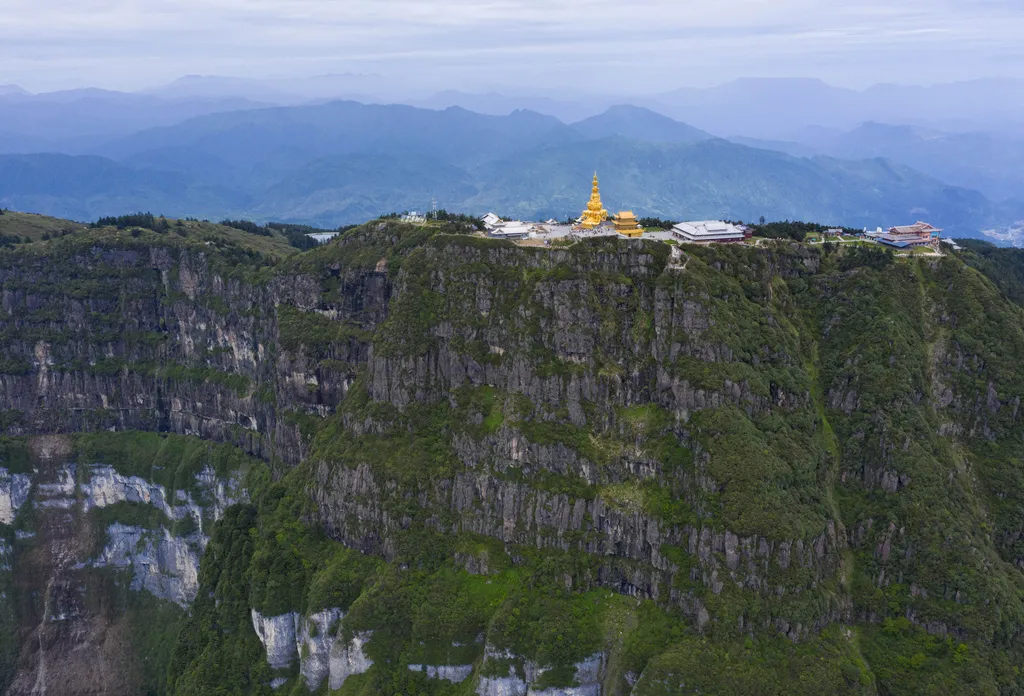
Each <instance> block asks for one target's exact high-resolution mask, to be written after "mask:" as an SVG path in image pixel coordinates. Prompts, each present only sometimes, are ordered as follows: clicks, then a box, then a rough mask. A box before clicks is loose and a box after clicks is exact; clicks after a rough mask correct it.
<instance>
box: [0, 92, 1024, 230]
mask: <svg viewBox="0 0 1024 696" xmlns="http://www.w3.org/2000/svg"><path fill="white" fill-rule="evenodd" d="M0 142H2V134H0ZM786 147H788V145H787V144H785V143H772V142H761V141H749V142H746V143H737V142H730V141H727V140H722V139H719V138H714V137H712V136H711V135H709V134H708V133H706V132H704V131H702V130H699V129H697V128H693V127H691V126H688V125H686V124H684V123H680V122H677V121H675V120H672V119H670V118H667V117H665V116H662V115H660V114H657V113H655V112H653V111H650V110H646V109H642V108H637V107H632V106H615V107H612V108H610V109H608V110H607V111H605V112H604V113H602V114H600V115H597V116H593V117H590V118H587V119H585V120H582V121H579V122H577V123H575V124H565V123H563V122H561V121H559V120H558V119H556V118H554V117H551V116H544V115H541V114H538V113H534V112H530V111H516V112H513V113H511V114H509V115H506V116H488V115H481V114H478V113H474V112H471V111H467V110H465V109H462V108H459V107H453V108H448V109H444V110H440V111H438V110H431V109H422V108H414V107H410V106H400V105H365V104H361V103H356V102H352V101H341V102H329V103H325V104H316V105H302V106H291V107H273V108H247V109H242V110H232V111H227V112H220V113H207V114H204V115H199V116H196V117H193V118H188V119H186V120H184V121H182V122H179V123H174V124H172V125H166V126H158V127H153V128H147V129H145V130H142V131H140V132H137V133H133V134H130V135H125V136H116V137H112V138H109V139H103V140H102V141H101V142H93V143H92V144H89V145H88V146H86V147H84V150H85V154H80V155H72V154H66V153H65V154H38V153H20V154H7V155H0V206H6V207H10V208H14V209H21V210H28V211H33V212H41V213H47V214H51V215H58V216H63V217H71V218H76V219H81V220H90V219H94V218H96V217H99V216H101V215H112V214H121V213H126V212H132V211H136V210H148V211H151V212H154V213H161V214H166V215H176V216H186V215H191V216H198V217H211V218H214V217H249V218H253V219H257V220H266V219H276V220H284V221H293V222H302V223H308V224H315V225H321V226H336V225H340V224H345V223H351V222H359V221H362V220H365V219H367V218H369V217H373V216H376V215H379V214H381V213H386V212H392V211H400V210H408V209H420V210H422V209H426V208H427V207H428V206H429V205H431V201H432V199H436V201H437V204H438V205H439V206H440V207H444V208H448V209H451V210H461V211H466V212H471V213H484V212H486V211H488V210H495V211H497V212H499V213H502V214H505V215H515V216H522V217H525V218H538V217H542V218H547V217H551V216H556V217H560V218H561V217H565V216H567V215H576V214H578V212H579V211H580V210H581V209H582V207H583V205H584V204H585V202H586V200H587V197H588V195H589V183H590V176H591V175H592V174H593V172H594V171H595V170H597V171H598V173H599V174H600V176H601V181H602V186H603V189H602V192H603V194H604V196H605V200H606V203H607V204H608V205H609V207H614V208H616V209H632V210H633V211H634V212H636V213H637V214H638V215H656V216H660V217H666V218H677V219H682V218H709V217H724V218H730V219H743V220H756V219H758V218H759V217H761V216H764V217H765V218H767V219H806V220H815V221H820V222H824V223H829V224H843V225H849V226H854V227H863V226H869V227H875V226H878V225H892V224H897V223H905V222H913V221H916V220H917V219H927V220H929V221H930V222H932V223H933V224H936V225H938V226H940V227H943V228H945V229H947V230H948V231H950V232H952V233H954V234H958V235H961V236H979V235H980V233H981V231H982V230H983V229H987V228H991V227H998V226H1002V225H1008V224H1009V223H1010V222H1012V221H1014V220H1017V219H1020V218H1021V217H1024V205H1019V204H1018V203H1015V202H1014V201H1012V200H1010V201H1005V202H999V203H997V202H993V201H991V200H989V199H988V198H986V197H985V196H984V195H982V194H980V193H978V192H976V191H973V190H970V189H967V188H960V187H956V186H951V185H948V184H946V183H943V182H942V181H940V180H938V179H936V178H933V177H932V176H929V175H927V174H925V173H922V172H920V171H917V170H914V169H912V168H909V167H907V166H904V165H899V164H895V163H893V162H891V161H888V160H886V159H881V158H871V159H863V158H858V157H857V156H856V155H857V153H856V150H855V148H848V149H847V150H846V151H844V153H843V154H845V155H847V157H848V158H847V159H837V158H832V157H826V156H820V155H815V156H812V157H801V156H795V155H799V154H809V153H813V152H820V151H827V148H825V147H823V146H821V145H820V144H819V145H805V146H801V147H806V148H807V151H806V152H803V153H801V152H794V153H793V154H787V153H785V152H780V151H778V150H781V149H785V148H786ZM871 154H874V153H873V152H872V153H871Z"/></svg>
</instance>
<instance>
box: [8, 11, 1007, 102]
mask: <svg viewBox="0 0 1024 696" xmlns="http://www.w3.org/2000/svg"><path fill="white" fill-rule="evenodd" d="M1021 1H1022V0H617V1H615V2H612V1H610V0H446V1H444V2H430V1H429V0H3V11H2V13H0V84H3V83H16V84H20V85H22V86H24V87H26V88H28V89H32V90H44V89H55V88H64V87H73V86H82V85H86V84H92V85H99V86H103V87H108V88H115V89H138V88H143V87H146V86H152V85H156V84H160V83H164V82H168V81H170V80H172V79H174V78H176V77H178V76H181V75H184V74H188V73H199V74H216V75H233V76H246V77H262V76H275V77H284V76H296V75H312V74H320V73H328V72H362V73H376V74H380V75H382V76H383V77H384V78H385V79H387V80H389V81H391V82H397V83H401V84H410V85H415V86H418V87H421V88H431V89H434V88H444V87H454V88H461V89H477V90H479V89H490V88H502V89H505V90H515V89H518V90H537V91H539V90H541V89H553V90H564V89H569V88H575V89H577V90H579V91H582V92H596V93H618V94H629V93H647V92H658V91H664V90H668V89H673V88H675V87H679V86H684V85H693V86H703V85H709V84H714V83H719V82H724V81H727V80H730V79H733V78H736V77H740V76H799V77H819V78H822V79H825V80H827V81H829V82H831V83H834V84H838V85H845V86H852V87H864V86H867V85H869V84H872V83H875V82H886V81H894V82H908V83H919V84H922V83H934V82H945V81H952V80H960V79H970V78H976V77H1008V76H1019V75H1022V74H1024V48H1022V42H1021V37H1022V36H1024V11H1022V9H1021Z"/></svg>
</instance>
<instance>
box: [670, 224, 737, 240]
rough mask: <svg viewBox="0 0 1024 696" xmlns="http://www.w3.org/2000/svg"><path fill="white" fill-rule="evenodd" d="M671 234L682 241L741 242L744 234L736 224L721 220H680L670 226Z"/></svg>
mask: <svg viewBox="0 0 1024 696" xmlns="http://www.w3.org/2000/svg"><path fill="white" fill-rule="evenodd" d="M672 236H674V237H675V238H676V239H678V240H680V241H682V242H696V243H704V244H707V243H710V242H742V241H743V240H744V239H746V234H745V233H744V232H743V230H741V229H740V228H739V227H737V226H736V225H732V224H729V223H728V222H722V221H721V220H701V221H699V222H680V223H679V224H678V225H676V226H675V227H673V228H672Z"/></svg>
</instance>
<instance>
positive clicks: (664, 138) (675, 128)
mask: <svg viewBox="0 0 1024 696" xmlns="http://www.w3.org/2000/svg"><path fill="white" fill-rule="evenodd" d="M572 127H573V128H574V129H575V130H576V131H577V132H578V133H580V134H581V135H583V136H584V137H587V138H590V139H594V140H596V139H600V138H608V137H613V136H621V137H624V138H629V139H632V140H643V141H647V142H652V143H696V142H700V141H701V140H708V139H710V138H711V136H710V135H709V134H707V133H705V132H704V131H702V130H700V129H698V128H694V127H693V126H690V125H687V124H685V123H680V122H679V121H675V120H673V119H671V118H669V117H668V116H665V115H663V114H659V113H658V112H656V111H651V110H650V109H646V108H644V107H641V106H635V105H633V104H616V105H614V106H611V107H609V108H608V109H607V110H606V111H605V112H604V113H601V114H598V115H597V116H591V117H590V118H587V119H584V120H582V121H579V122H577V123H574V124H573V125H572Z"/></svg>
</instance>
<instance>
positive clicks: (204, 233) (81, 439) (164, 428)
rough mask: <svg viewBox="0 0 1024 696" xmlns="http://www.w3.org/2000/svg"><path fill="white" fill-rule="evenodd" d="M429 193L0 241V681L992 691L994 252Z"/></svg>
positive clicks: (1011, 675) (1012, 596)
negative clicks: (313, 219) (387, 213)
mask: <svg viewBox="0 0 1024 696" xmlns="http://www.w3.org/2000/svg"><path fill="white" fill-rule="evenodd" d="M446 229H449V228H443V227H441V226H424V227H415V226H411V225H406V224H401V223H397V222H394V221H375V222H373V223H370V224H367V225H364V226H362V227H359V228H356V229H353V230H350V231H348V232H346V233H345V234H344V235H342V236H341V237H340V238H339V239H337V240H335V241H334V242H332V243H330V244H328V245H326V246H323V247H320V248H317V249H314V250H311V251H309V252H303V253H290V252H289V251H288V250H287V249H286V248H285V247H284V245H283V242H282V241H280V240H276V239H271V238H265V237H259V236H257V235H246V233H245V232H243V231H241V230H234V229H224V228H219V227H212V226H211V227H209V228H208V227H206V226H203V225H200V224H198V223H188V224H186V225H184V226H183V228H182V233H180V234H179V233H178V232H176V231H175V230H176V227H175V226H173V225H172V226H171V229H169V230H163V231H155V230H146V229H136V230H135V231H133V230H130V229H124V230H116V229H113V228H106V229H99V230H78V231H74V232H71V233H69V234H66V235H64V236H61V237H60V238H58V239H50V240H47V241H37V242H31V243H27V244H18V245H15V246H14V247H13V248H7V249H0V277H2V278H3V279H4V290H5V293H4V305H3V314H0V337H2V340H3V347H4V351H3V354H4V360H3V361H2V362H0V414H2V419H0V427H2V434H3V435H4V438H3V439H2V440H0V468H2V469H3V471H2V472H0V501H5V503H6V504H7V505H8V507H3V506H0V514H3V515H4V517H3V518H2V519H0V541H2V542H3V543H2V544H0V560H2V561H3V562H2V563H0V586H2V587H3V588H4V594H3V595H2V601H0V623H2V625H3V627H4V628H5V630H4V632H3V633H2V634H0V635H3V636H5V637H6V638H4V641H5V642H0V661H2V662H0V666H2V669H0V674H4V675H9V681H10V683H11V684H13V685H15V686H14V687H12V688H13V689H14V690H13V691H11V693H23V692H27V691H30V690H31V689H32V688H35V687H34V686H32V685H38V684H40V681H39V680H40V679H41V680H42V683H43V684H44V685H46V686H47V691H48V693H50V692H53V693H64V692H65V691H61V689H60V688H58V687H59V686H60V682H58V681H56V680H50V678H49V677H48V676H47V675H48V674H53V673H54V672H50V671H46V670H41V668H40V667H39V665H48V664H52V665H57V664H75V665H77V664H80V662H81V661H83V660H85V658H83V657H82V656H90V655H94V656H104V660H105V661H101V660H99V659H98V658H97V659H96V660H95V661H94V662H95V664H96V665H98V666H97V667H96V671H95V672H94V673H90V674H91V676H90V681H89V683H90V684H98V683H104V682H103V681H102V680H103V678H105V677H107V681H106V682H105V683H107V684H108V685H113V686H109V687H108V691H112V692H113V693H137V692H138V691H139V685H140V684H142V685H144V686H145V688H147V689H149V690H150V692H151V693H159V694H164V693H166V694H218V693H240V694H261V695H262V694H268V693H271V687H272V686H275V687H277V688H278V690H279V691H278V692H279V693H292V694H302V693H309V692H312V693H320V694H324V693H340V694H349V695H354V694H360V695H362V694H365V695H367V696H368V695H370V694H387V695H390V694H395V695H397V694H409V693H422V694H436V695H439V696H454V695H455V694H460V695H468V694H471V693H475V694H483V695H484V696H498V695H499V694H508V693H525V692H526V691H527V689H528V688H529V689H533V690H534V691H535V692H541V693H550V694H562V695H564V694H578V693H587V694H595V695H598V696H611V695H615V694H630V695H632V696H649V695H652V694H659V695H660V694H677V693H694V692H696V693H715V694H934V693H943V694H993V695H995V694H1006V695H1010V694H1016V693H1020V691H1021V690H1022V689H1024V675H1022V673H1021V671H1020V665H1021V664H1022V662H1024V630H1022V626H1024V570H1022V567H1024V537H1022V534H1021V530H1022V529H1024V527H1022V525H1024V516H1022V510H1024V465H1022V457H1024V452H1022V451H1021V445H1020V443H1021V442H1022V441H1024V424H1022V423H1021V420H1020V418H1019V397H1020V393H1021V391H1022V389H1024V384H1021V383H1020V379H1019V376H1018V373H1019V370H1018V365H1019V363H1020V361H1021V359H1022V358H1024V331H1022V330H1021V328H1020V327H1021V326H1024V308H1022V307H1021V305H1020V304H1018V302H1019V301H1020V298H1021V297H1024V290H1022V289H1021V287H1020V281H1019V278H1020V277H1024V273H1022V272H1021V271H1020V269H1019V268H1018V266H1019V265H1020V259H1019V254H1017V253H1016V252H1014V251H1011V250H997V249H992V248H989V247H977V248H975V247H972V248H971V249H969V250H967V251H965V252H964V253H963V254H962V255H958V256H948V257H944V258H905V259H903V258H895V257H893V256H891V255H888V254H885V253H883V252H880V251H877V250H874V249H867V248H862V247H856V246H849V247H843V248H840V249H837V250H833V249H831V248H829V247H811V246H803V245H799V244H795V243H789V242H767V243H765V244H763V245H762V246H760V247H757V248H752V247H686V248H677V247H671V246H669V245H665V244H660V243H655V242H650V241H646V240H617V239H596V240H589V241H586V242H581V243H577V244H575V245H573V246H571V247H568V248H554V249H552V248H538V247H517V246H514V245H511V244H509V243H506V242H498V241H494V240H487V239H482V238H475V237H469V236H466V235H460V234H449V233H446V232H445V230H446ZM249 237H251V238H252V244H250V243H249V240H248V238H249ZM257 243H258V244H260V245H263V244H269V245H271V246H267V247H265V248H264V247H262V246H257V245H256V244H257ZM53 268H60V269H61V274H60V277H59V278H57V277H55V276H54V275H53V273H52V269H53ZM86 307H87V308H88V310H87V311H86V309H85V308H86ZM110 431H112V432H110ZM137 431H157V432H156V433H146V432H137ZM79 433H84V434H79ZM89 433H95V434H89ZM158 433H159V434H158ZM246 455H248V456H246ZM259 460H263V462H265V464H264V463H262V462H260V461H259ZM72 467H74V468H72ZM19 477H20V478H19ZM133 477H134V478H133ZM26 486H27V487H26ZM243 488H244V494H243V493H242V492H241V491H242V489H243ZM132 491H140V493H138V494H137V497H136V498H132V497H131V496H132V495H136V494H133V493H132ZM141 491H145V495H142V493H141ZM172 491H173V494H172ZM226 492H230V493H231V494H230V495H228V494H227V493H226ZM114 500H120V501H121V502H119V503H116V504H111V503H112V501H114ZM161 500H167V501H173V502H174V505H173V506H171V505H169V506H168V507H166V508H164V507H161V505H160V502H159V501H161ZM54 501H56V502H54ZM189 501H191V502H189ZM188 505H192V507H189V506H188ZM8 511H10V512H8ZM69 530H70V531H69ZM76 530H81V531H80V532H79V531H76ZM161 540H162V541H161ZM161 543H162V544H164V546H162V547H159V548H162V549H166V551H164V552H157V550H156V549H157V548H158V546H152V548H153V551H152V552H147V549H149V548H151V547H149V546H147V544H151V545H158V544H161ZM58 549H63V551H62V553H63V555H61V554H58V553H56V551H57V550H58ZM170 549H175V550H176V551H175V553H170V551H169V550H170ZM203 549H205V550H204V551H203V553H202V554H200V553H199V551H200V550H203ZM133 554H138V555H133ZM168 558H175V559H177V561H176V564H177V565H175V564H170V563H168V562H167V561H166V559H168ZM160 559H164V560H160ZM115 561H116V562H115ZM122 561H123V562H122ZM140 578H141V579H140ZM147 578H148V580H147ZM40 584H42V586H47V587H49V588H50V589H49V590H48V597H50V598H51V599H48V600H47V602H45V603H40V602H34V601H31V598H32V594H31V589H30V588H31V587H33V586H34V587H38V586H40ZM48 607H56V608H57V609H60V608H61V607H63V608H65V609H67V608H68V607H75V608H76V609H75V611H76V612H77V613H74V614H72V613H71V612H70V611H69V610H68V611H63V613H61V614H59V615H61V616H64V617H65V619H63V620H66V621H70V622H73V623H69V624H66V625H67V626H69V627H72V628H74V629H75V630H67V631H63V630H59V629H57V628H52V627H51V625H52V624H53V623H57V622H54V621H51V620H50V619H49V618H48V617H52V616H57V615H58V613H48V612H49V611H50V609H48ZM84 626H91V627H93V628H92V629H90V630H88V631H86V630H82V627H84ZM119 631H120V632H119ZM117 636H135V638H134V639H133V640H125V641H124V642H125V644H127V645H131V647H132V649H131V657H132V659H131V660H124V661H121V662H118V661H116V660H114V659H113V658H112V656H113V655H116V654H117V650H118V648H117V646H118V645H119V643H118V642H117V641H116V640H115V638H117ZM172 643H173V648H172V649H169V647H168V646H170V645H171V644H172ZM40 646H44V648H45V651H44V648H41V647H40ZM161 646H162V647H161ZM125 650H127V649H125ZM124 654H125V655H127V654H129V653H128V652H124ZM47 660H49V661H50V662H47ZM76 660H77V662H76ZM104 670H106V671H104ZM40 675H42V676H40ZM93 676H95V680H94V679H93ZM114 676H116V677H117V678H116V679H115V678H114ZM18 685H29V686H26V687H24V688H22V687H21V686H18ZM18 689H22V690H21V691H19V690H18ZM67 693H71V691H67ZM75 693H77V692H75Z"/></svg>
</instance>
